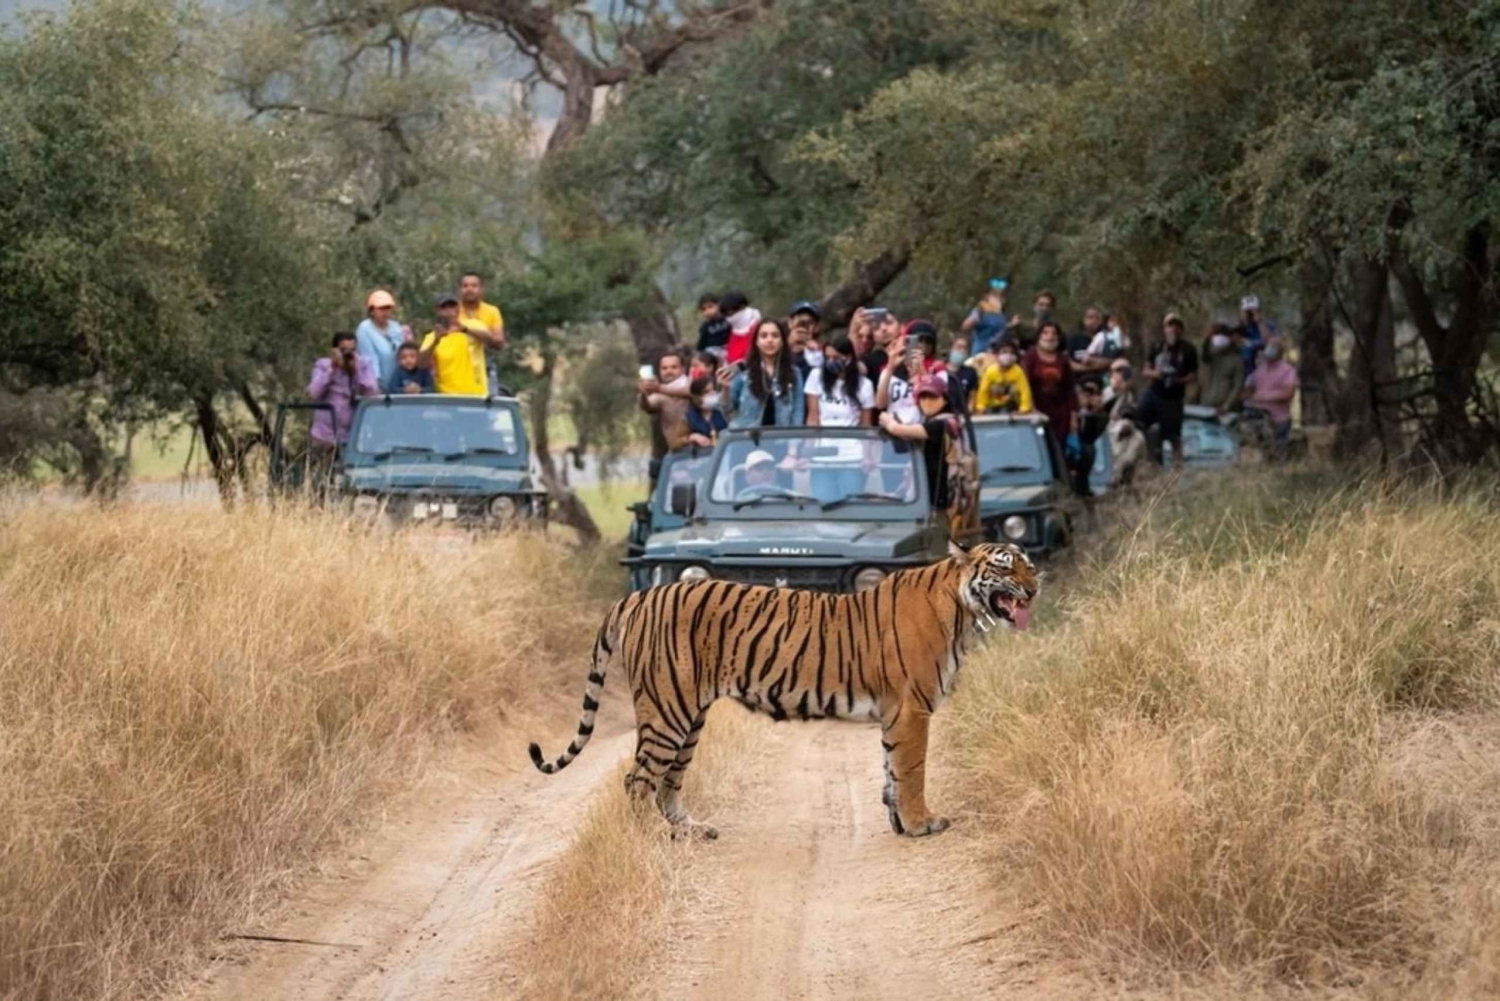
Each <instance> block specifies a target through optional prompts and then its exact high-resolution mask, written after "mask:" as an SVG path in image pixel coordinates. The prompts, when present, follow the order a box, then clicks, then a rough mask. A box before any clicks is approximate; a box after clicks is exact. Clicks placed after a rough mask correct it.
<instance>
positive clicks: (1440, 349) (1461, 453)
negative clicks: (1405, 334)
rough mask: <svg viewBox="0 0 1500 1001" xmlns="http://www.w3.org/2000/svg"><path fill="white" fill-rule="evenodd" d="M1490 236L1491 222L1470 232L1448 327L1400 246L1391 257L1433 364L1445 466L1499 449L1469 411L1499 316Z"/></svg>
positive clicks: (1437, 447)
mask: <svg viewBox="0 0 1500 1001" xmlns="http://www.w3.org/2000/svg"><path fill="white" fill-rule="evenodd" d="M1489 234H1490V227H1489V224H1488V223H1479V224H1478V225H1475V226H1472V227H1470V229H1469V231H1468V233H1466V234H1465V237H1464V253H1463V259H1462V261H1461V263H1460V265H1459V266H1460V268H1461V271H1460V272H1459V274H1458V276H1457V280H1456V281H1455V282H1454V286H1455V291H1456V292H1457V301H1456V304H1455V306H1454V310H1453V319H1452V321H1450V322H1449V324H1448V325H1447V326H1446V327H1445V326H1443V325H1442V324H1441V323H1440V322H1439V321H1438V318H1437V312H1436V309H1435V308H1434V306H1433V303H1432V299H1431V297H1430V296H1429V295H1428V292H1427V287H1426V285H1425V284H1424V283H1423V282H1422V280H1421V278H1420V277H1419V276H1418V275H1417V274H1416V273H1415V272H1414V271H1413V270H1412V269H1411V266H1410V265H1409V264H1408V263H1407V261H1406V258H1405V255H1404V254H1403V253H1402V252H1401V250H1400V248H1399V246H1398V247H1396V248H1395V250H1394V251H1393V253H1392V255H1391V258H1392V270H1393V271H1394V272H1395V274H1396V277H1397V279H1398V280H1399V281H1400V283H1401V292H1402V295H1403V296H1404V297H1405V298H1406V305H1407V309H1408V311H1409V312H1410V313H1411V318H1412V322H1413V323H1414V324H1415V325H1416V327H1417V331H1418V333H1420V334H1421V336H1422V342H1423V344H1425V345H1426V347H1427V354H1428V357H1429V358H1430V359H1431V361H1432V376H1433V389H1434V391H1435V393H1436V422H1435V426H1434V427H1433V428H1432V429H1431V432H1430V434H1429V438H1430V439H1431V440H1430V441H1429V442H1428V443H1427V444H1428V448H1429V449H1431V450H1433V451H1434V452H1435V454H1436V457H1437V458H1438V459H1439V460H1440V461H1442V462H1443V463H1444V464H1448V463H1454V464H1458V465H1470V464H1473V463H1476V462H1479V461H1480V460H1481V459H1482V458H1483V457H1484V454H1485V452H1486V451H1488V450H1489V449H1490V448H1492V447H1494V445H1493V443H1492V442H1488V441H1486V440H1485V439H1486V437H1487V436H1486V435H1485V434H1484V432H1483V431H1479V432H1478V433H1476V429H1475V427H1474V425H1473V422H1472V421H1471V420H1470V417H1469V409H1468V407H1469V402H1470V400H1471V398H1472V397H1473V394H1474V387H1475V379H1476V373H1477V372H1478V369H1479V363H1480V361H1481V360H1482V359H1483V358H1484V352H1485V348H1486V347H1487V346H1488V341H1489V334H1490V330H1491V329H1492V328H1493V325H1494V318H1495V309H1496V297H1495V293H1494V291H1493V289H1492V288H1491V287H1490V279H1491V268H1490V260H1489Z"/></svg>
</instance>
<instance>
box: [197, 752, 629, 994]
mask: <svg viewBox="0 0 1500 1001" xmlns="http://www.w3.org/2000/svg"><path fill="white" fill-rule="evenodd" d="M575 725H576V724H575ZM611 730H612V733H613V735H610V734H608V733H601V734H600V736H599V738H597V739H596V740H595V741H594V743H593V744H592V745H591V746H590V747H589V749H588V753H587V754H585V755H584V756H582V757H581V758H579V759H578V761H576V762H575V763H574V764H573V766H572V767H571V768H569V769H568V771H567V773H566V776H563V777H559V778H557V779H552V780H549V779H548V778H547V776H544V775H541V774H539V773H537V772H535V771H534V770H532V769H531V767H530V764H529V763H525V764H524V767H515V768H511V769H507V770H506V771H505V772H504V773H502V774H498V775H497V774H495V773H494V771H493V769H492V768H486V767H484V766H483V765H480V764H476V762H473V761H470V762H468V763H467V764H461V765H459V766H458V767H456V769H455V770H454V771H453V772H451V773H450V774H451V776H452V781H451V782H450V783H448V784H446V786H445V785H443V784H439V787H438V788H435V789H432V790H430V791H429V792H428V793H427V794H426V795H424V796H421V797H418V798H416V799H415V800H414V801H412V802H407V803H403V804H401V813H402V815H401V816H397V817H393V818H392V819H391V820H390V821H389V822H388V823H386V824H385V825H383V827H382V829H381V830H380V831H379V832H377V833H376V834H375V835H374V836H372V838H371V839H370V840H369V841H368V842H367V843H366V844H365V845H363V846H356V847H355V848H354V850H353V851H352V852H350V853H348V854H349V858H348V860H347V861H346V862H343V863H341V864H335V865H332V866H331V867H330V868H329V869H328V871H326V872H325V873H324V874H321V875H320V876H319V877H318V878H316V879H314V880H313V881H312V882H311V884H310V885H309V886H308V887H307V888H306V890H305V891H304V893H303V894H302V895H301V896H300V898H299V899H298V900H296V901H293V902H292V903H291V904H290V905H289V906H287V907H285V908H282V909H280V911H279V912H278V913H276V914H274V915H272V916H270V918H269V926H268V927H265V928H253V929H247V930H248V931H252V932H256V933H263V934H272V935H276V936H279V937H282V938H297V939H308V940H312V941H315V942H318V943H325V944H319V945H312V944H303V943H284V942H278V943H267V942H246V943H243V944H242V945H237V946H235V947H234V948H233V949H231V950H230V954H229V955H227V956H226V957H225V958H223V959H221V960H220V961H218V962H217V963H215V964H214V966H213V967H212V968H211V969H210V970H208V971H207V973H206V975H205V977H204V979H203V981H202V982H201V983H200V984H198V985H196V986H195V987H194V988H193V989H192V990H190V991H189V992H188V994H187V997H189V998H197V999H209V998H212V999H218V1001H323V999H328V1001H333V999H339V1001H385V999H390V1001H396V999H400V1001H416V999H420V998H444V999H469V998H473V999H480V998H483V999H486V1001H493V999H495V998H504V997H510V996H514V992H513V991H510V990H507V989H506V985H507V983H510V982H512V980H513V973H512V971H511V970H510V969H508V968H507V960H508V959H509V956H508V954H507V953H506V951H505V950H504V949H503V943H507V942H517V943H519V942H520V941H522V939H523V937H524V935H523V932H524V930H525V923H526V921H527V918H528V915H530V914H531V913H533V910H534V908H535V906H536V895H537V892H538V890H539V888H540V886H541V884H542V882H543V881H544V877H545V871H546V865H547V863H548V862H549V861H550V860H552V859H553V858H555V857H556V856H557V855H558V854H559V853H560V852H561V851H562V850H563V849H564V848H566V847H567V845H568V839H567V837H566V836H565V835H563V834H562V833H560V832H563V831H565V830H566V826H565V825H566V824H567V823H568V822H569V821H576V820H577V818H579V817H581V816H582V815H583V813H584V811H585V810H586V809H587V808H588V802H589V799H590V798H591V797H592V796H593V795H594V794H595V792H596V790H597V789H598V787H599V785H600V783H601V782H603V781H605V780H606V779H608V780H610V781H613V779H614V776H615V766H616V765H617V764H618V763H619V761H620V760H621V758H622V757H623V756H624V755H626V754H627V753H628V752H629V751H630V749H631V747H633V746H634V743H633V742H634V736H633V735H632V734H631V733H629V732H626V731H625V730H624V729H623V724H622V723H618V722H617V723H615V724H614V725H613V726H612V727H611ZM564 739H566V738H564ZM512 743H514V744H515V747H514V748H512V750H513V751H514V757H515V758H516V759H517V760H518V762H524V760H525V751H524V742H523V741H521V740H519V739H513V740H512ZM497 953H498V954H499V955H501V956H502V959H501V960H499V961H498V962H499V964H500V965H499V966H497V960H496V956H497Z"/></svg>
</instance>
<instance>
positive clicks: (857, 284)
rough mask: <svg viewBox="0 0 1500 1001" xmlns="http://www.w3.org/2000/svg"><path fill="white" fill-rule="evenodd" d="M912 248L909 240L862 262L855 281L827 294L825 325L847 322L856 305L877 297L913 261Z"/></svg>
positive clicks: (824, 301)
mask: <svg viewBox="0 0 1500 1001" xmlns="http://www.w3.org/2000/svg"><path fill="white" fill-rule="evenodd" d="M913 249H914V248H913V246H912V245H911V244H909V243H908V244H905V245H903V246H901V247H897V248H895V249H893V250H887V251H886V252H885V253H883V254H881V255H880V256H879V257H877V258H875V259H874V260H872V261H869V262H867V263H865V264H862V265H860V266H859V269H858V271H857V273H856V277H855V279H854V280H853V281H851V282H849V283H847V284H845V285H843V286H841V287H840V288H837V289H835V290H834V291H833V292H831V293H829V294H828V295H827V296H825V297H824V299H823V303H822V307H823V326H824V327H825V328H826V329H833V328H835V327H846V326H848V325H849V318H850V317H851V316H853V315H854V311H855V310H856V309H857V308H859V307H860V306H864V305H867V304H868V303H870V302H872V301H874V299H875V297H876V296H877V295H879V294H880V293H881V292H883V291H885V289H886V287H887V286H888V285H890V283H891V282H893V281H895V280H896V279H897V278H899V277H900V276H901V273H902V272H903V271H905V270H906V266H907V265H908V264H910V263H911V255H912V250H913Z"/></svg>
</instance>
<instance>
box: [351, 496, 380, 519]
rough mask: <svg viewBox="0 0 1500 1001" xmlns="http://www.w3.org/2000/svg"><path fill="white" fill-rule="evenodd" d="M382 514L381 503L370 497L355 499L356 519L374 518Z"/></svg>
mask: <svg viewBox="0 0 1500 1001" xmlns="http://www.w3.org/2000/svg"><path fill="white" fill-rule="evenodd" d="M379 513H380V501H379V500H378V499H376V498H374V497H370V496H368V495H365V496H361V497H356V498H354V517H356V518H373V517H375V516H376V515H377V514H379Z"/></svg>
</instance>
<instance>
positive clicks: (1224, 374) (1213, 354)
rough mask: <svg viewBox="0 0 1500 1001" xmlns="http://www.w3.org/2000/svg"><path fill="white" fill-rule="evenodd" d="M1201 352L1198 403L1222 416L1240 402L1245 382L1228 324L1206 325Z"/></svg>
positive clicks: (1237, 350) (1238, 354) (1231, 331)
mask: <svg viewBox="0 0 1500 1001" xmlns="http://www.w3.org/2000/svg"><path fill="white" fill-rule="evenodd" d="M1202 352H1203V357H1202V358H1201V359H1200V361H1199V370H1198V371H1199V376H1200V380H1199V385H1200V387H1201V389H1200V392H1199V395H1198V402H1199V403H1200V404H1202V405H1203V406H1205V407H1213V408H1214V410H1215V411H1216V412H1217V413H1218V414H1219V416H1220V417H1222V416H1224V415H1225V414H1227V413H1229V411H1231V410H1233V409H1235V408H1236V407H1238V406H1239V405H1240V389H1241V388H1242V387H1243V386H1244V384H1245V363H1244V361H1243V360H1242V359H1241V358H1240V351H1239V347H1238V345H1236V344H1235V342H1234V332H1233V330H1232V329H1231V328H1230V327H1229V325H1228V324H1224V323H1215V324H1214V325H1213V326H1211V327H1209V330H1208V336H1206V337H1204V338H1203V347H1202Z"/></svg>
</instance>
